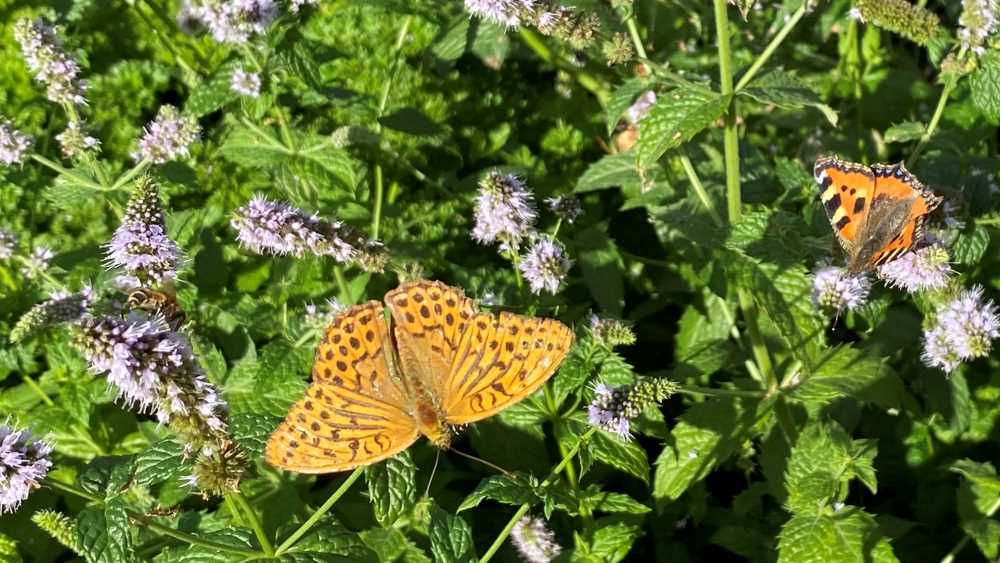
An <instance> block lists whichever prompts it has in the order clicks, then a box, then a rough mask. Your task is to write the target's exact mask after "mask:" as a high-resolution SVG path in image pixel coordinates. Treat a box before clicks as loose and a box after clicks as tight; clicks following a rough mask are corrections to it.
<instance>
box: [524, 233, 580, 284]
mask: <svg viewBox="0 0 1000 563" xmlns="http://www.w3.org/2000/svg"><path fill="white" fill-rule="evenodd" d="M572 266H573V261H572V260H570V259H569V258H567V257H566V249H565V248H563V246H562V245H561V244H559V243H558V242H556V241H554V240H552V239H550V238H547V237H539V238H538V239H537V240H535V242H534V244H533V245H532V246H531V248H529V249H528V252H527V253H526V254H525V255H524V257H522V258H521V264H520V269H521V273H522V274H524V279H526V280H528V285H529V286H531V291H532V293H535V294H540V293H541V292H542V291H548V292H549V293H552V294H556V293H558V291H559V286H560V285H562V283H563V280H565V279H566V274H567V273H569V269H570V267H572Z"/></svg>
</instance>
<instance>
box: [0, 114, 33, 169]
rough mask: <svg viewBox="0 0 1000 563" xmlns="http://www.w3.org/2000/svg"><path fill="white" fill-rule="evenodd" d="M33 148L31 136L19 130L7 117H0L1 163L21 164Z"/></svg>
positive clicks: (6, 164)
mask: <svg viewBox="0 0 1000 563" xmlns="http://www.w3.org/2000/svg"><path fill="white" fill-rule="evenodd" d="M30 149H31V137H29V136H28V135H25V134H24V133H22V132H20V131H18V130H17V129H15V128H14V124H12V123H11V122H10V121H8V120H7V119H3V118H0V164H3V165H4V166H10V165H11V164H20V163H21V162H23V161H24V157H25V156H26V155H27V154H28V151H29V150H30Z"/></svg>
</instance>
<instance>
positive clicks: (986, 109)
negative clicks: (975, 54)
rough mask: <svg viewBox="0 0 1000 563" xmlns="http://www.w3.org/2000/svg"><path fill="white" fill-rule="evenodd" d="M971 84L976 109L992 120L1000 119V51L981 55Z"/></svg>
mask: <svg viewBox="0 0 1000 563" xmlns="http://www.w3.org/2000/svg"><path fill="white" fill-rule="evenodd" d="M969 84H970V86H971V88H972V104H973V105H975V106H976V109H978V110H979V112H980V113H982V114H983V115H984V116H986V119H988V120H990V121H991V122H993V123H996V122H998V121H1000V53H997V52H996V51H987V52H986V54H985V55H983V56H982V57H980V59H979V68H978V69H977V70H976V72H975V73H973V75H972V77H971V78H970V79H969Z"/></svg>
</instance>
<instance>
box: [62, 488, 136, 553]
mask: <svg viewBox="0 0 1000 563" xmlns="http://www.w3.org/2000/svg"><path fill="white" fill-rule="evenodd" d="M134 529H135V528H134V527H133V526H132V525H131V524H130V523H129V518H128V513H127V512H126V510H125V503H124V502H123V501H122V500H121V499H115V498H113V499H108V500H107V501H106V502H105V503H104V506H88V507H87V508H85V509H83V510H82V511H80V514H78V515H77V517H76V534H77V545H78V546H79V548H80V553H81V555H83V556H84V557H85V558H86V559H87V561H88V563H105V562H106V563H128V562H131V561H137V560H138V559H137V558H136V557H135V553H134V552H133V550H132V532H133V530H134Z"/></svg>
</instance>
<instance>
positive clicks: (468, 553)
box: [427, 504, 476, 563]
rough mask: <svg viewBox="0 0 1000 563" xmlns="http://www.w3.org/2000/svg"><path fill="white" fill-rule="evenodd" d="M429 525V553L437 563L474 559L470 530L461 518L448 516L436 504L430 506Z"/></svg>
mask: <svg viewBox="0 0 1000 563" xmlns="http://www.w3.org/2000/svg"><path fill="white" fill-rule="evenodd" d="M430 517H431V519H430V524H429V525H428V527H427V535H428V537H430V540H431V553H433V554H434V560H435V561H437V562H438V563H451V562H454V563H466V562H468V561H473V560H475V559H476V552H475V545H474V544H473V542H472V529H471V528H469V525H468V524H466V523H465V520H463V519H462V517H461V516H453V515H451V514H448V513H447V512H445V511H444V510H442V509H441V508H440V507H438V506H437V505H436V504H432V505H431V506H430Z"/></svg>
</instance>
